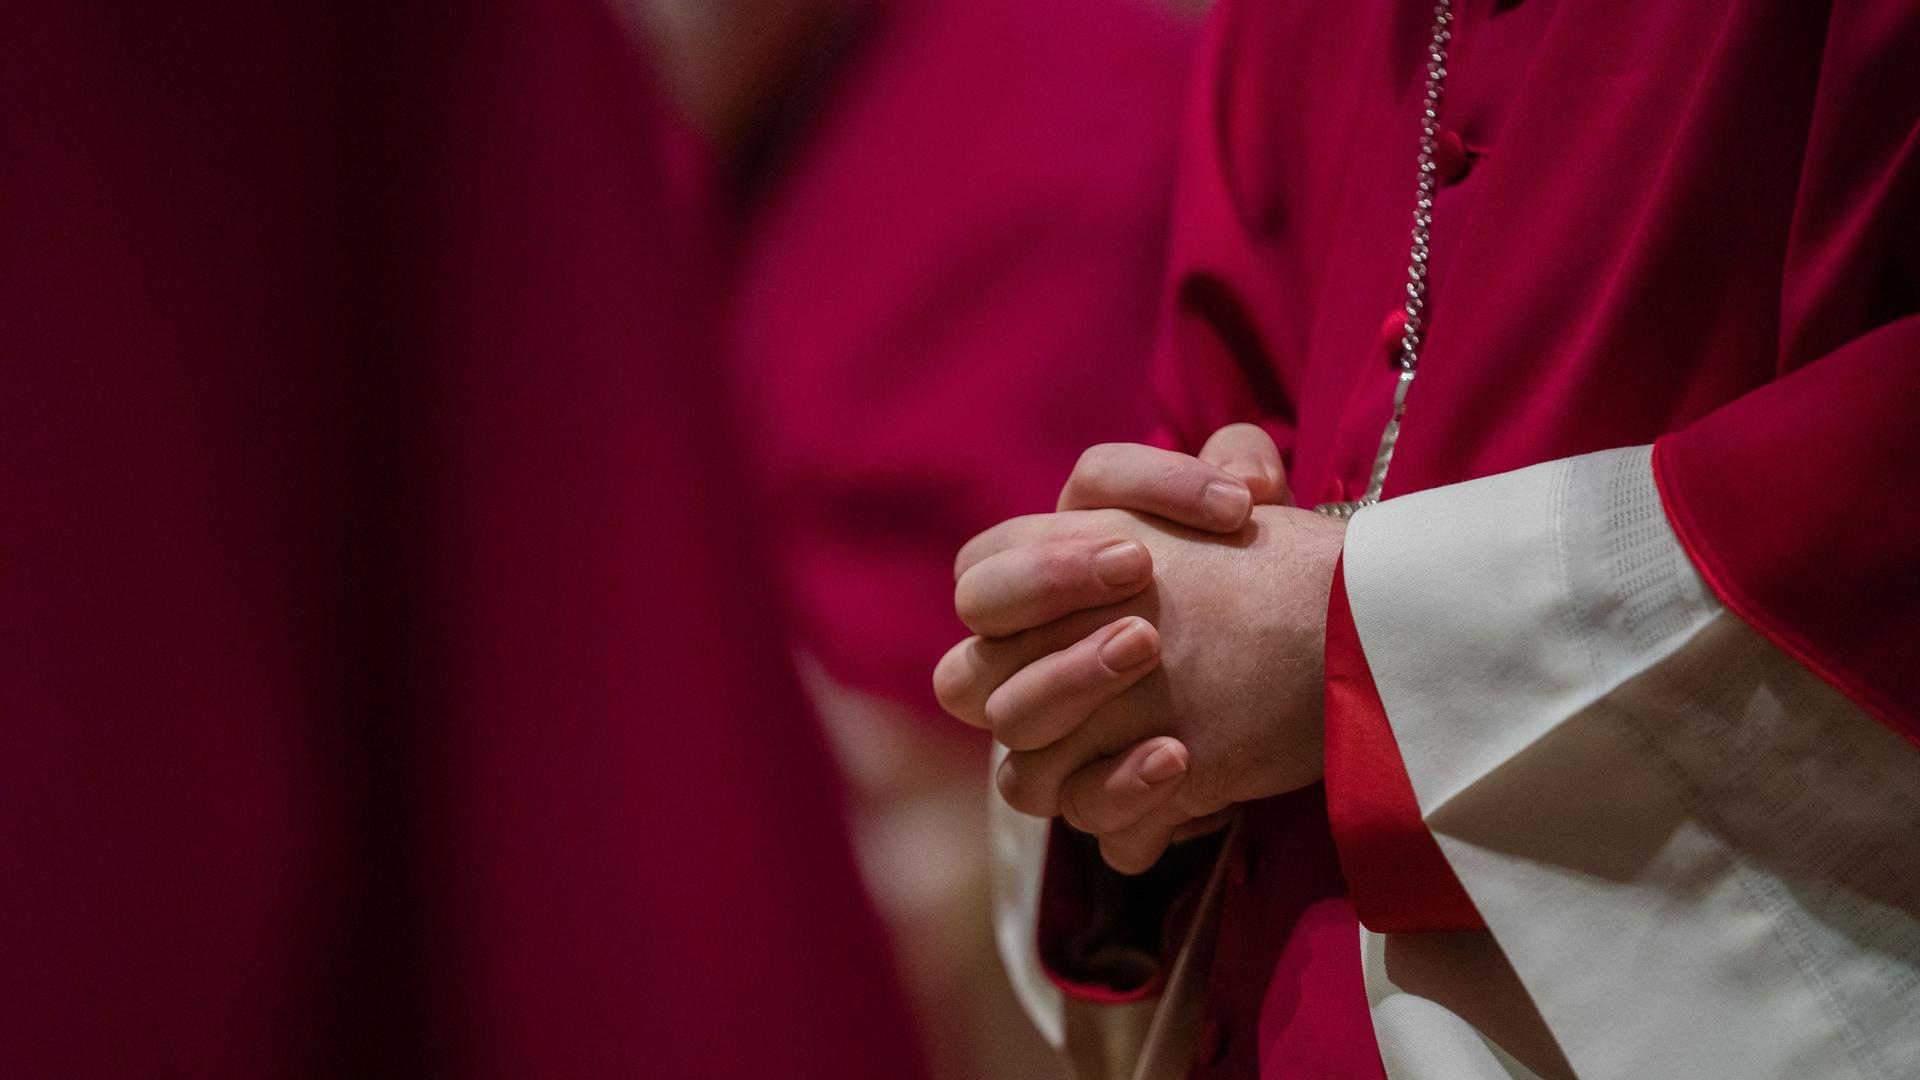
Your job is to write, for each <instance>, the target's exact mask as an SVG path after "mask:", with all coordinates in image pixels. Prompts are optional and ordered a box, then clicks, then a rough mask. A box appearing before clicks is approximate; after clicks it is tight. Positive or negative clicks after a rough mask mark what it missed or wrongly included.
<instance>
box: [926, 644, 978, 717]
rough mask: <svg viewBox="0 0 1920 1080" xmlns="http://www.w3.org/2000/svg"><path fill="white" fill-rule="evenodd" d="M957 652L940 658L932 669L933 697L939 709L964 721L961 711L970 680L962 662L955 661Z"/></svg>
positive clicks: (966, 696)
mask: <svg viewBox="0 0 1920 1080" xmlns="http://www.w3.org/2000/svg"><path fill="white" fill-rule="evenodd" d="M958 655H959V650H958V649H955V650H953V651H951V652H948V653H947V655H945V656H943V657H941V658H940V662H939V663H938V664H936V665H934V669H933V696H934V699H935V700H937V701H938V702H939V703H940V707H941V708H943V709H945V710H947V712H948V713H950V714H951V715H953V716H955V717H958V718H959V719H962V720H964V719H966V716H964V715H963V714H962V709H963V707H964V705H965V703H966V701H967V698H968V693H967V691H968V689H969V688H970V686H971V684H972V680H971V678H970V677H969V674H968V672H967V670H966V667H965V664H964V662H963V661H960V660H958V659H956V657H957V656H958Z"/></svg>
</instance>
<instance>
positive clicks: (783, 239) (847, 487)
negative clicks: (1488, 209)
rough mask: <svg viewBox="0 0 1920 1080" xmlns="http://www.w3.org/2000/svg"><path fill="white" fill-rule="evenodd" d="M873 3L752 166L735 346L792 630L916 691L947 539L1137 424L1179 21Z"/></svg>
mask: <svg viewBox="0 0 1920 1080" xmlns="http://www.w3.org/2000/svg"><path fill="white" fill-rule="evenodd" d="M866 7H867V11H866V13H865V15H864V16H863V17H862V18H860V19H859V20H857V21H856V22H855V23H854V26H853V29H852V31H851V33H852V35H853V36H852V40H851V44H850V45H849V47H848V53H847V55H845V56H844V57H842V58H841V61H840V64H839V67H838V69H837V70H836V72H835V74H836V78H835V79H834V80H833V82H832V84H831V85H830V86H829V87H827V88H826V90H825V91H823V92H822V93H820V94H819V95H818V100H817V102H815V103H814V104H815V106H816V108H815V111H814V112H813V113H811V114H810V115H809V116H807V117H806V119H805V120H804V121H803V122H802V126H801V127H800V129H799V132H798V134H797V136H796V137H795V139H794V140H793V143H794V145H793V148H792V151H791V153H790V155H789V156H787V157H785V158H783V159H781V160H779V161H777V162H776V163H775V165H774V167H773V169H772V171H771V174H770V175H769V176H768V177H767V178H766V179H765V181H764V183H765V187H764V190H761V191H759V192H757V193H756V198H755V201H754V204H753V205H752V207H751V212H750V214H749V215H748V218H747V221H746V223H745V227H744V229H743V233H742V237H741V240H742V248H741V263H740V269H739V278H738V287H737V292H736V307H735V310H734V313H733V324H734V333H733V337H732V347H731V350H730V351H731V354H732V362H733V364H734V366H735V367H736V369H737V371H738V374H739V381H740V394H741V397H742V399H743V400H744V402H745V403H746V406H747V409H748V415H749V417H750V419H751V421H752V433H753V434H754V436H755V438H756V441H755V450H756V454H755V457H756V460H757V461H758V462H760V463H761V464H762V466H763V469H764V472H765V474H766V476H767V479H768V481H769V483H768V488H769V493H768V499H769V503H768V505H769V507H770V509H771V510H772V513H773V516H774V518H775V520H776V523H777V525H778V527H779V528H780V530H781V533H780V553H781V556H782V562H783V566H784V568H785V571H786V574H787V580H788V581H789V583H790V587H791V588H792V590H793V593H794V595H795V597H796V601H797V602H796V604H795V608H796V616H797V620H798V621H797V624H796V626H795V632H796V636H797V637H798V639H799V643H800V645H801V647H802V648H804V649H805V650H807V651H808V652H809V653H811V654H812V655H813V656H814V657H815V658H816V659H818V660H819V661H820V663H821V664H822V666H823V667H825V669H826V670H827V672H828V673H829V674H831V675H832V676H833V677H834V678H835V679H836V680H837V681H839V682H841V683H843V684H845V685H847V686H850V687H853V688H855V689H858V690H861V691H863V692H866V693H869V694H877V695H881V696H883V697H886V698H890V699H892V700H894V701H898V702H902V703H904V704H907V705H910V706H913V707H914V708H916V709H918V710H919V711H921V712H922V713H924V714H926V715H927V716H928V717H934V716H938V715H939V710H938V707H937V706H936V704H935V702H934V700H933V692H932V689H931V684H930V683H929V681H928V678H927V672H929V671H931V670H932V669H933V665H934V663H935V661H937V660H939V658H940V654H941V653H942V652H944V651H945V650H946V648H947V647H948V646H949V645H951V644H952V643H953V639H954V637H955V635H956V633H957V632H958V631H959V630H960V629H961V628H960V626H959V624H958V623H957V622H955V621H954V619H953V615H952V597H953V552H955V551H957V550H958V549H959V547H960V545H961V544H963V543H964V542H965V541H966V539H967V538H968V537H969V536H972V535H973V534H974V533H977V532H979V531H981V530H983V529H985V528H987V527H988V526H990V525H992V524H993V523H995V522H997V521H1001V520H1003V519H1005V518H1008V517H1012V516H1015V515H1017V514H1032V513H1041V512H1044V511H1048V510H1051V509H1053V505H1054V500H1055V496H1056V495H1057V493H1058V490H1059V486H1060V480H1061V478H1062V477H1064V476H1065V475H1066V474H1067V472H1068V471H1069V470H1070V469H1071V468H1072V466H1073V462H1074V459H1075V458H1076V457H1078V456H1079V454H1080V452H1081V451H1082V450H1084V449H1085V448H1086V447H1087V446H1089V445H1091V444H1093V443H1096V442H1105V441H1111V440H1137V439H1139V438H1141V437H1142V436H1143V435H1144V434H1145V433H1146V431H1147V430H1148V428H1149V425H1150V423H1151V414H1150V411H1149V408H1148V402H1147V400H1146V397H1145V395H1144V394H1142V393H1141V385H1142V383H1143V381H1144V380H1145V379H1146V377H1147V364H1148V361H1149V358H1150V355H1151V353H1152V349H1153V333H1154V318H1155V309H1154V297H1155V295H1156V291H1157V288H1158V284H1159V275H1160V272H1161V270H1162V268H1163V266H1164V264H1165V258H1166V250H1165V242H1166V214H1167V203H1168V199H1169V188H1170V186H1171V181H1172V172H1173V169H1172V159H1173V152H1174V150H1173V142H1174V134H1175V129H1176V126H1177V124H1178V121H1179V113H1180V97H1181V86H1182V85H1183V80H1184V78H1185V76H1186V73H1187V67H1188V62H1189V59H1190V57H1191V53H1192V45H1193V39H1194V28H1193V26H1192V25H1191V24H1190V23H1188V22H1187V21H1185V20H1183V19H1182V18H1180V17H1178V16H1176V15H1174V14H1172V13H1170V12H1168V11H1166V10H1163V9H1161V8H1160V7H1159V6H1158V5H1156V4H1153V3H1151V2H1143V0H1051V2H1048V3H1044V4H1034V3H1028V2H1025V0H914V2H910V3H892V2H882V3H875V4H871V5H866ZM932 727H933V730H936V731H937V732H939V733H941V734H943V735H947V736H951V737H958V736H962V735H968V734H971V733H970V732H969V731H968V729H966V728H965V727H963V726H961V725H958V724H953V723H951V722H949V721H946V720H945V719H944V718H943V719H941V720H940V721H938V723H937V724H936V725H932Z"/></svg>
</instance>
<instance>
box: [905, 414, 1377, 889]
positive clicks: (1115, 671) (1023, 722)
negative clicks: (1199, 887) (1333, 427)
mask: <svg viewBox="0 0 1920 1080" xmlns="http://www.w3.org/2000/svg"><path fill="white" fill-rule="evenodd" d="M1286 490H1287V487H1286V478H1285V475H1284V473H1283V471H1282V468H1281V463H1280V455H1279V452H1278V451H1277V450H1276V449H1275V447H1274V444H1273V441H1272V439H1270V438H1269V437H1268V436H1267V434H1266V433H1265V432H1264V431H1262V430H1261V429H1259V428H1257V427H1254V426H1253V425H1251V424H1235V425H1233V426H1231V427H1226V428H1222V429H1221V430H1220V431H1219V432H1217V433H1216V434H1215V435H1214V436H1213V438H1211V439H1210V440H1208V442H1207V444H1206V446H1205V447H1204V448H1203V449H1202V450H1201V452H1200V455H1199V456H1198V457H1190V456H1188V455H1185V454H1178V453H1174V452H1171V451H1166V450H1159V449H1155V448H1153V447H1149V446H1140V445H1133V444H1108V445H1104V446H1096V447H1094V448H1092V449H1090V450H1088V451H1087V452H1086V454H1084V455H1082V457H1081V459H1080V462H1079V464H1078V465H1076V466H1075V468H1074V471H1073V475H1072V476H1071V477H1070V478H1069V479H1068V481H1067V484H1066V487H1065V488H1064V489H1063V490H1062V491H1061V493H1060V502H1059V510H1058V511H1057V512H1055V513H1052V514H1036V515H1032V516H1029V517H1021V518H1014V519H1013V520H1011V521H1006V522H1002V523H1001V524H999V525H997V526H995V527H993V528H991V529H988V530H987V531H986V532H984V533H981V534H980V535H979V536H976V537H974V538H973V539H972V540H971V541H969V542H968V543H967V545H966V546H965V547H964V548H962V549H961V551H960V555H959V558H958V560H957V561H956V564H955V568H954V573H955V578H956V584H955V590H954V606H955V608H956V610H957V611H958V612H959V615H960V618H961V620H962V621H963V622H965V623H966V625H967V627H968V629H970V630H972V631H973V632H974V635H975V636H973V637H969V638H967V639H966V640H964V641H962V642H960V643H959V644H957V645H955V646H954V647H953V648H952V649H951V650H949V651H948V652H947V654H946V656H944V657H943V658H942V659H941V660H940V663H939V665H938V667H936V668H935V670H934V676H933V682H934V691H935V693H936V694H937V695H938V696H939V699H940V703H941V705H942V706H943V707H944V708H945V709H946V710H947V711H948V712H950V713H952V714H953V715H954V716H956V717H958V718H960V719H961V720H964V721H966V722H967V723H970V724H974V725H977V726H979V727H984V728H987V729H989V730H990V731H992V732H993V736H994V738H995V739H997V740H999V741H1000V742H1001V743H1002V744H1004V745H1005V746H1006V747H1007V748H1008V749H1009V750H1010V751H1011V753H1009V755H1008V756H1007V759H1006V761H1005V762H1003V763H1002V765H1001V768H1000V771H999V773H998V775H997V776H996V777H995V783H996V785H997V787H998V788H999V791H1000V794H1001V797H1002V798H1004V799H1005V800H1006V801H1007V803H1008V804H1009V805H1010V806H1012V807H1013V808H1014V809H1015V810H1019V811H1021V812H1023V813H1027V814H1032V815H1035V816H1039V817H1051V816H1054V815H1056V814H1058V815H1060V816H1062V817H1063V818H1064V819H1065V820H1066V822H1067V824H1069V825H1071V826H1073V827H1074V828H1076V829H1079V830H1081V831H1083V832H1087V833H1091V834H1093V835H1094V836H1096V837H1098V838H1099V841H1100V851H1101V854H1102V856H1103V857H1104V858H1105V859H1106V861H1107V863H1108V864H1109V865H1110V866H1112V867H1113V868H1114V869H1116V870H1119V871H1121V872H1123V873H1139V872H1141V871H1144V870H1146V869H1147V868H1148V867H1151V866H1152V865H1153V864H1154V863H1155V862H1156V861H1157V860H1158V859H1159V857H1160V855H1161V853H1162V852H1164V851H1165V850H1166V848H1167V845H1168V844H1170V843H1173V842H1175V841H1177V840H1182V839H1186V838H1188V837H1190V836H1195V835H1199V834H1201V833H1204V832H1206V831H1208V830H1210V829H1212V828H1215V827H1218V826H1219V825H1220V824H1222V823H1224V821H1225V820H1226V819H1227V817H1228V815H1229V814H1230V812H1231V809H1232V807H1233V806H1234V804H1236V803H1240V802H1245V801H1247V800H1250V799H1258V798H1263V797H1265V796H1269V795H1277V794H1280V793H1282V792H1286V791H1292V790H1294V789H1296V788H1300V787H1304V786H1305V785H1307V784H1310V783H1313V782H1314V781H1315V780H1318V779H1319V778H1320V775H1321V747H1322V723H1323V704H1322V701H1323V698H1322V689H1321V667H1322V656H1323V653H1324V649H1325V640H1326V609H1327V593H1328V589H1329V587H1330V585H1331V582H1332V576H1333V568H1334V564H1335V562H1336V560H1337V559H1338V557H1339V553H1340V545H1341V542H1342V540H1343V538H1344V535H1345V531H1346V526H1345V523H1344V522H1342V521H1338V520H1335V519H1333V518H1329V517H1326V516H1324V515H1321V514H1316V513H1313V512H1311V511H1307V510H1299V509H1295V508H1294V507H1292V506H1290V505H1287V502H1286Z"/></svg>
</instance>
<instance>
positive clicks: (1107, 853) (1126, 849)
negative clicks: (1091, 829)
mask: <svg viewBox="0 0 1920 1080" xmlns="http://www.w3.org/2000/svg"><path fill="white" fill-rule="evenodd" d="M1100 857H1101V858H1102V859H1105V860H1106V863H1107V865H1108V866H1110V867H1112V868H1113V869H1114V870H1116V871H1118V872H1120V873H1122V874H1127V875H1129V876H1132V875H1135V874H1144V873H1146V872H1147V871H1148V870H1150V869H1152V868H1153V864H1154V862H1155V861H1156V856H1155V855H1153V854H1152V853H1149V852H1145V851H1141V850H1139V849H1138V848H1136V847H1135V846H1133V845H1132V844H1128V843H1125V842H1122V841H1116V840H1104V839H1103V840H1101V841H1100Z"/></svg>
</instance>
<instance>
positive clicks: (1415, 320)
mask: <svg viewBox="0 0 1920 1080" xmlns="http://www.w3.org/2000/svg"><path fill="white" fill-rule="evenodd" d="M1452 40H1453V0H1439V2H1438V3H1436V4H1435V5H1434V8H1433V39H1432V41H1431V42H1430V43H1429V44H1428V45H1427V100H1426V106H1425V108H1424V110H1423V111H1422V112H1421V114H1420V159H1419V162H1420V183H1419V188H1418V191H1419V194H1418V196H1417V197H1416V198H1415V200H1414V203H1413V250H1412V252H1411V253H1410V254H1409V255H1408V259H1407V302H1406V304H1405V305H1404V308H1403V310H1404V311H1405V312H1406V322H1405V323H1404V324H1402V326H1401V330H1400V357H1399V360H1398V365H1399V368H1400V379H1399V382H1398V383H1397V384H1396V385H1395V386H1394V388H1393V416H1392V418H1391V419H1389V420H1388V421H1387V426H1386V429H1385V430H1383V431H1382V432H1380V449H1379V450H1377V451H1375V452H1374V455H1373V474H1372V475H1371V476H1369V477H1368V478H1367V490H1366V492H1365V493H1364V494H1362V495H1361V496H1360V497H1359V498H1358V499H1351V500H1348V501H1347V502H1330V503H1321V504H1320V505H1319V506H1316V507H1314V509H1315V510H1318V511H1320V512H1321V513H1323V514H1326V515H1327V516H1329V517H1337V518H1348V517H1352V516H1353V515H1354V512H1355V511H1357V510H1361V509H1364V508H1366V507H1369V506H1372V505H1373V504H1375V503H1377V502H1379V501H1380V490H1381V488H1382V487H1384V486H1385V485H1386V482H1387V466H1388V465H1389V464H1391V463H1392V461H1393V444H1394V443H1396V442H1398V441H1400V418H1401V417H1402V416H1404V415H1406V411H1407V389H1408V388H1409V387H1411V386H1412V385H1413V377H1414V376H1415V375H1417V374H1418V373H1419V371H1420V344H1421V341H1422V340H1423V331H1424V329H1425V327H1426V321H1425V319H1426V313H1427V240H1428V230H1429V229H1430V228H1431V227H1432V225H1433V193H1434V190H1435V189H1436V188H1438V187H1439V176H1440V162H1439V145H1440V98H1441V96H1442V94H1443V93H1444V92H1445V89H1446V85H1447V43H1448V42H1450V41H1452Z"/></svg>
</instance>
